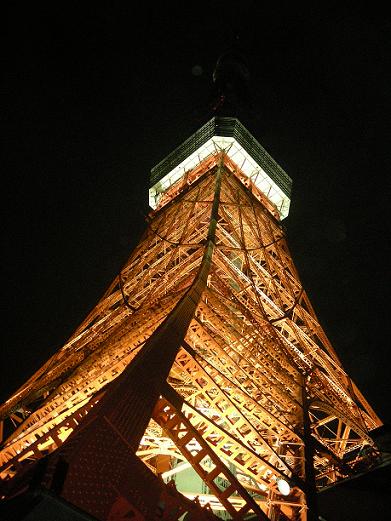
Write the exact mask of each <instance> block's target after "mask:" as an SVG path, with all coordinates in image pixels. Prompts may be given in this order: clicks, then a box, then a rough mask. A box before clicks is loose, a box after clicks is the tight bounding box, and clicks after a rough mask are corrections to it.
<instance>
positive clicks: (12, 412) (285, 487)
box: [0, 117, 381, 521]
mask: <svg viewBox="0 0 391 521" xmlns="http://www.w3.org/2000/svg"><path fill="white" fill-rule="evenodd" d="M290 193H291V179H290V178H289V176H288V175H287V174H286V173H285V172H284V171H283V169H282V168H281V167H280V166H279V165H278V164H277V163H276V162H275V161H274V160H273V159H272V157H271V156H270V155H269V154H268V153H267V152H266V151H265V150H264V149H263V147H262V146H261V145H260V144H259V143H258V142H257V140H256V139H255V138H254V137H253V136H252V135H251V134H250V133H249V132H248V131H247V130H246V129H245V128H244V127H243V126H242V124H241V123H240V122H239V121H238V120H237V119H235V118H231V117H214V118H212V119H211V120H210V121H208V122H207V123H206V124H205V125H204V126H203V127H202V128H200V129H199V130H198V131H197V132H196V133H195V134H193V135H192V136H191V137H190V138H189V139H187V140H186V141H185V142H184V143H183V144H182V145H180V146H179V147H178V148H177V149H176V150H174V151H173V152H172V153H171V154H169V155H168V156H167V157H166V158H165V159H164V160H163V161H162V162H160V163H159V164H158V165H157V166H156V167H154V168H153V169H152V171H151V182H150V190H149V202H150V207H151V211H150V214H149V216H148V226H147V229H146V231H145V233H144V235H143V237H142V238H141V240H140V242H139V244H138V245H137V247H136V248H135V250H134V251H133V252H132V254H131V255H130V258H129V260H128V261H127V262H126V264H125V266H124V267H123V268H122V269H121V272H120V273H119V275H118V276H117V277H116V278H115V280H114V281H113V283H112V284H111V285H110V287H109V288H108V290H107V291H106V293H105V294H104V295H103V297H102V298H101V300H100V301H99V302H98V304H97V305H96V306H95V308H94V309H93V310H92V311H91V313H90V314H89V315H88V317H87V318H86V319H85V320H84V321H83V322H82V324H81V325H80V326H79V327H78V329H77V330H76V331H75V333H74V334H73V335H72V337H71V338H70V339H69V340H68V341H67V342H66V344H65V345H64V346H63V347H62V348H61V349H60V350H59V351H58V352H56V353H55V354H54V355H53V356H52V357H51V358H50V359H49V360H48V361H47V362H46V364H44V366H43V367H42V368H41V369H40V370H38V371H37V372H36V373H35V374H34V375H33V376H32V377H31V378H30V379H29V380H28V381H27V382H26V383H25V384H24V385H23V386H22V387H21V388H20V389H19V390H17V391H16V392H15V393H14V394H13V395H12V396H11V397H10V398H9V399H8V400H7V401H6V402H5V403H4V404H3V405H2V406H1V409H0V414H1V418H2V425H3V426H4V432H5V436H4V440H3V443H2V446H1V451H0V477H1V480H2V481H1V483H2V484H1V497H2V500H3V508H4V509H5V511H7V508H9V506H10V505H13V504H15V502H17V501H18V500H20V499H21V498H22V497H25V496H26V490H30V491H31V490H32V489H33V488H34V486H36V485H37V484H39V486H40V487H41V489H40V490H41V491H42V490H47V491H51V492H48V493H49V494H52V493H53V494H55V497H56V498H57V499H58V501H62V502H64V504H66V505H68V506H69V508H71V507H75V508H76V509H79V510H78V512H79V513H80V512H85V513H88V514H89V515H90V516H92V517H93V518H95V519H99V520H102V521H103V520H111V521H113V520H120V519H129V518H132V516H133V518H134V519H140V520H154V519H166V520H174V519H200V520H202V519H214V518H216V517H218V518H223V519H236V520H245V519H264V520H267V519H269V520H273V521H277V520H286V519H290V520H301V521H304V520H306V519H315V515H316V506H315V501H314V495H315V488H316V487H318V488H321V487H324V486H326V485H329V484H331V483H334V482H336V481H338V480H341V479H343V478H345V477H348V476H351V475H352V474H354V472H355V469H357V468H358V466H360V468H362V466H364V465H365V464H366V462H367V461H369V459H370V458H371V455H372V454H373V453H374V452H375V451H376V449H375V447H374V444H373V442H372V440H371V437H370V431H371V430H372V429H374V428H376V427H378V426H380V425H381V421H380V420H379V418H378V417H377V416H376V414H375V413H374V411H373V410H372V408H371V407H370V405H369V404H368V403H367V401H366V400H365V398H364V397H363V395H362V394H361V392H360V391H359V390H358V389H357V387H356V385H355V384H354V382H352V380H351V379H350V378H349V376H348V375H347V374H346V372H345V371H344V369H343V367H342V365H341V362H340V360H339V359H338V356H337V354H336V352H335V351H334V349H333V347H332V346H331V344H330V342H329V340H328V339H327V336H326V334H325V333H324V331H323V329H322V327H321V325H320V324H319V321H318V319H317V317H316V315H315V313H314V310H313V308H312V306H311V304H310V301H309V299H308V297H307V295H306V292H305V290H304V288H303V286H302V284H301V282H300V278H299V276H298V273H297V270H296V269H295V266H294V263H293V260H292V258H291V255H290V253H289V249H288V246H287V243H286V238H285V234H284V230H283V227H282V224H281V221H282V219H284V218H285V217H286V216H287V215H288V212H289V205H290ZM32 484H35V485H34V486H33V485H32ZM28 493H29V492H27V494H28ZM30 494H31V492H30ZM61 504H62V503H61ZM75 512H76V511H75ZM74 515H75V516H77V514H76V513H75V514H74ZM80 515H81V514H80ZM186 515H187V517H184V516H186ZM74 518H75V519H82V517H74ZM21 519H23V517H21ZM29 519H30V518H29ZM32 519H34V517H32ZM72 519H73V518H72Z"/></svg>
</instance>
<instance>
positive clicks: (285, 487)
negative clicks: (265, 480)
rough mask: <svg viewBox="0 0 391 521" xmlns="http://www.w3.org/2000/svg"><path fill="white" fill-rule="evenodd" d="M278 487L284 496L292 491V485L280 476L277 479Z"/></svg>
mask: <svg viewBox="0 0 391 521" xmlns="http://www.w3.org/2000/svg"><path fill="white" fill-rule="evenodd" d="M277 488H278V490H279V491H280V492H281V494H282V495H283V496H289V494H290V492H291V487H290V486H289V483H288V482H287V481H285V479H281V478H280V479H278V480H277Z"/></svg>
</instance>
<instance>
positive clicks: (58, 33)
mask: <svg viewBox="0 0 391 521" xmlns="http://www.w3.org/2000/svg"><path fill="white" fill-rule="evenodd" d="M161 4H166V3H165V2H161ZM167 4H168V7H167V6H163V5H156V6H155V5H153V6H152V5H150V3H146V4H145V6H143V7H140V6H138V7H136V6H135V5H133V4H131V3H130V2H129V3H128V7H126V8H123V9H122V10H121V9H119V8H116V9H110V8H109V7H107V8H105V9H103V8H99V7H95V6H94V7H93V8H92V7H91V11H90V12H87V10H85V11H84V12H81V11H80V8H79V5H78V6H77V8H76V4H75V7H74V10H72V7H69V4H68V3H67V4H64V6H65V5H67V6H68V7H67V10H66V11H63V10H62V8H61V9H60V7H59V6H58V5H56V6H55V8H52V10H50V11H46V10H44V9H42V11H39V10H37V8H35V9H34V10H33V9H31V11H30V12H26V11H24V12H23V13H21V12H14V13H13V14H12V15H11V18H10V22H9V29H10V30H9V38H8V42H7V48H8V50H9V53H8V59H7V61H6V64H5V72H6V80H5V90H4V89H3V94H5V102H4V104H3V106H4V107H5V114H4V115H3V129H4V131H5V133H4V134H5V135H4V141H5V154H4V156H5V165H4V162H3V167H2V172H3V177H2V179H3V196H2V197H3V202H5V204H3V208H5V216H4V219H3V231H4V235H3V237H4V238H3V247H4V253H3V263H2V264H3V267H4V268H5V271H4V274H3V279H2V281H3V287H4V290H3V304H4V308H5V313H3V317H5V320H4V325H3V333H4V342H3V348H2V351H1V358H2V360H1V361H2V367H3V371H2V378H1V382H0V397H1V398H2V400H3V399H6V398H7V397H8V395H9V394H10V393H11V392H12V391H14V390H15V389H16V387H18V386H19V385H21V384H22V383H23V381H24V380H25V379H27V377H29V376H30V375H31V374H32V373H33V372H34V371H35V370H37V369H38V367H39V366H40V365H41V364H42V363H43V362H44V361H45V360H46V359H47V358H48V357H49V356H50V355H51V354H53V353H54V352H55V351H56V350H57V349H59V348H60V347H61V346H62V345H63V344H64V342H65V341H66V340H67V338H68V337H69V336H70V334H71V333H72V332H73V330H74V329H75V328H76V327H77V326H78V324H79V323H80V322H81V321H82V319H83V318H84V317H85V315H86V314H87V313H88V312H89V311H90V309H91V308H92V307H93V306H94V305H95V303H96V302H97V300H98V299H99V298H100V296H101V295H102V293H103V292H104V291H105V289H106V288H107V286H108V285H109V283H110V282H111V280H112V279H113V278H114V277H115V276H116V275H117V273H118V272H119V270H120V268H121V266H122V265H123V264H124V262H125V261H126V259H127V257H128V256H129V254H130V252H131V250H132V248H133V247H134V246H135V244H137V241H138V239H139V237H140V235H141V233H142V231H143V229H144V227H145V224H144V217H145V215H146V213H147V212H148V199H147V192H148V177H149V171H150V169H151V167H153V166H154V165H155V164H156V163H158V162H159V161H160V160H161V159H162V158H164V156H165V155H167V154H168V153H169V152H170V151H171V150H172V149H173V148H175V147H176V146H177V145H179V144H180V143H181V142H182V141H183V140H184V139H185V138H187V137H188V136H190V135H191V134H192V133H193V132H194V131H195V130H196V129H197V128H199V127H200V126H201V125H202V124H204V123H205V122H206V121H208V119H210V118H211V117H212V116H213V115H214V114H213V83H212V73H213V69H214V66H215V63H216V60H217V58H218V56H219V55H220V54H221V53H222V52H224V51H226V50H227V49H229V48H230V47H231V46H232V45H233V44H234V43H236V45H240V46H241V47H242V48H243V49H244V50H245V53H246V56H247V59H248V62H249V69H250V73H251V82H250V95H249V96H248V98H246V100H245V101H244V105H243V108H242V114H243V117H241V120H242V122H243V123H244V124H245V125H246V126H247V128H248V129H249V130H250V132H252V134H253V135H254V136H255V137H256V138H257V139H258V141H259V142H260V143H261V144H262V145H263V146H264V148H266V150H267V151H268V152H269V153H270V154H271V155H272V156H273V158H274V159H275V160H276V161H277V162H278V163H279V164H280V165H281V166H282V167H283V168H284V169H285V170H286V171H287V173H288V174H289V175H290V176H291V177H292V179H293V194H292V203H291V212H290V215H289V216H288V218H287V219H286V220H285V221H284V225H285V227H286V230H287V235H288V241H289V244H290V248H291V252H292V255H293V258H294V260H295V263H296V266H297V268H298V270H299V273H300V275H301V278H302V281H303V283H304V286H305V288H306V290H307V292H308V294H309V296H310V299H311V301H312V303H313V305H314V307H315V310H316V312H317V315H318V318H319V320H320V322H321V324H322V325H323V327H324V329H325V331H326V333H327V334H328V336H329V338H330V340H331V342H332V343H333V345H334V347H335V349H336V351H337V352H338V354H339V355H340V357H341V359H342V361H343V364H344V367H345V369H346V370H347V371H348V373H349V374H350V376H351V377H352V379H353V380H355V381H356V383H357V385H358V386H359V388H360V389H361V391H362V392H363V393H364V395H365V396H366V397H367V398H368V399H369V400H370V402H371V404H372V405H373V407H374V408H375V410H376V412H377V413H378V414H379V415H380V416H381V417H382V419H383V420H384V421H388V422H390V421H391V411H390V407H389V396H390V391H391V389H390V380H391V377H390V371H389V368H390V360H389V331H388V330H389V327H390V323H391V315H390V307H389V301H388V298H387V297H388V291H389V284H390V277H389V267H388V263H389V254H390V251H389V246H388V245H389V241H390V224H389V211H388V210H389V198H390V195H391V194H390V183H389V171H390V136H391V132H390V130H391V129H390V123H389V119H390V108H391V107H390V105H391V104H390V79H391V78H390V70H391V68H390V56H391V49H390V40H391V38H390V34H391V31H390V29H391V22H390V18H387V16H386V15H385V13H382V12H381V11H379V10H376V11H374V10H369V9H368V8H367V9H364V8H362V9H361V8H360V7H354V9H352V10H350V9H348V8H347V7H346V6H345V7H344V6H342V7H341V6H340V5H339V3H333V2H327V3H322V4H324V7H323V8H319V7H318V6H317V5H316V6H315V7H313V8H312V10H307V9H304V8H300V5H297V4H296V3H295V5H294V7H292V6H291V4H290V3H286V4H285V3H280V4H275V5H276V6H277V7H275V10H274V11H273V12H271V11H270V9H269V10H266V9H265V7H264V6H260V5H259V4H261V2H248V1H241V2H227V1H226V2H221V1H210V2H187V3H176V2H168V3H167ZM352 5H354V4H352ZM184 6H185V7H186V12H184V10H183V9H184ZM289 6H290V7H289Z"/></svg>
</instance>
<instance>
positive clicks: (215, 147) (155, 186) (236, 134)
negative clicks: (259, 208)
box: [149, 117, 292, 219]
mask: <svg viewBox="0 0 391 521" xmlns="http://www.w3.org/2000/svg"><path fill="white" fill-rule="evenodd" d="M222 150H224V151H225V152H226V154H227V155H228V157H229V158H230V159H231V160H232V161H233V162H234V163H235V164H236V165H237V167H238V168H239V169H240V171H241V173H242V174H244V175H245V176H246V177H248V178H249V179H250V180H251V181H252V182H253V183H254V184H255V186H256V187H257V188H258V189H259V190H260V191H261V192H262V193H263V194H264V195H265V196H266V197H267V198H268V199H269V201H270V202H271V203H272V204H273V205H274V206H275V207H276V209H277V211H278V213H279V215H280V218H281V219H284V218H285V217H286V216H287V215H288V213H289V205H290V195H291V188H292V179H291V178H290V177H289V176H288V174H287V173H286V172H285V171H284V170H283V169H282V168H281V167H280V166H279V165H278V163H276V161H274V159H273V158H272V157H271V156H270V155H269V154H268V153H267V152H266V150H265V149H264V148H263V147H262V145H261V144H260V143H258V141H257V140H256V139H255V138H254V137H253V136H252V135H251V134H250V132H249V131H248V130H247V129H246V128H245V127H244V126H243V125H242V124H241V123H240V121H239V120H238V119H236V118H229V117H214V118H212V119H211V120H209V121H208V122H207V123H206V124H205V125H204V126H203V127H201V128H200V129H199V130H197V132H195V133H194V134H193V135H192V136H190V137H189V138H188V139H187V140H186V141H184V142H183V143H182V144H181V145H179V146H178V147H177V148H176V149H175V150H174V151H173V152H171V153H170V154H169V155H168V156H167V157H165V158H164V159H163V160H162V161H160V163H158V164H157V165H156V166H154V167H153V168H152V170H151V177H150V189H149V205H150V206H151V207H152V208H153V209H155V208H157V206H158V204H159V200H160V198H161V196H162V194H164V193H165V192H166V191H167V190H168V189H169V188H170V187H171V186H172V185H173V184H174V183H176V182H177V181H179V180H180V179H181V178H182V177H183V176H184V175H185V174H186V173H187V172H189V171H190V170H192V169H193V168H194V167H196V166H197V165H198V164H199V163H200V162H201V161H203V160H204V159H206V158H207V157H208V156H209V155H212V154H214V153H216V152H219V151H222Z"/></svg>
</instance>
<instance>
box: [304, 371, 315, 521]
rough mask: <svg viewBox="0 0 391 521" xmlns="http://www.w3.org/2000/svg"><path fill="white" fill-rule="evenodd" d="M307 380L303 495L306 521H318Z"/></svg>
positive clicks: (305, 387) (305, 383) (305, 385)
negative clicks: (305, 506) (305, 504)
mask: <svg viewBox="0 0 391 521" xmlns="http://www.w3.org/2000/svg"><path fill="white" fill-rule="evenodd" d="M307 379H308V376H307V377H304V378H303V384H302V405H303V438H304V459H305V464H304V465H305V495H306V501H307V507H308V510H307V521H318V504H317V495H316V494H317V492H316V485H315V470H314V443H313V440H312V436H311V424H310V416H309V400H308V394H307Z"/></svg>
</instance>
